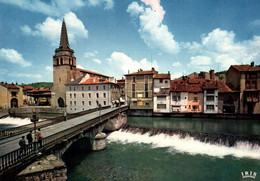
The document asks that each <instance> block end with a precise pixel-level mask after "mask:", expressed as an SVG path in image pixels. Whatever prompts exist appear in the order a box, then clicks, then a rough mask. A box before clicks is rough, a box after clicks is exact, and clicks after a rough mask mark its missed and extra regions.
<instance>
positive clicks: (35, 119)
mask: <svg viewBox="0 0 260 181" xmlns="http://www.w3.org/2000/svg"><path fill="white" fill-rule="evenodd" d="M38 121H39V118H38V117H37V116H36V114H35V113H33V117H32V119H31V122H33V123H34V140H33V145H34V151H35V153H38V142H37V139H36V122H38Z"/></svg>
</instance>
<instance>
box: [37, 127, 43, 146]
mask: <svg viewBox="0 0 260 181" xmlns="http://www.w3.org/2000/svg"><path fill="white" fill-rule="evenodd" d="M40 131H41V129H40V128H38V131H37V132H36V139H37V141H38V143H39V145H40V147H42V134H41V132H40Z"/></svg>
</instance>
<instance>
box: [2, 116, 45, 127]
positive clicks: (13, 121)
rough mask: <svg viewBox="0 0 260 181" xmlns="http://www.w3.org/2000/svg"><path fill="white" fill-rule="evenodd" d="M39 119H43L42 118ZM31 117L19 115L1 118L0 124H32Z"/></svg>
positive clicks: (15, 125) (14, 125)
mask: <svg viewBox="0 0 260 181" xmlns="http://www.w3.org/2000/svg"><path fill="white" fill-rule="evenodd" d="M39 121H42V120H41V119H40V120H39ZM31 123H32V122H31V120H30V118H18V117H10V116H9V117H6V118H2V119H0V125H1V124H10V125H13V127H17V126H22V125H26V124H31Z"/></svg>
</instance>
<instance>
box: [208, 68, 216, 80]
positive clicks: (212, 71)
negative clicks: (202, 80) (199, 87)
mask: <svg viewBox="0 0 260 181" xmlns="http://www.w3.org/2000/svg"><path fill="white" fill-rule="evenodd" d="M209 75H210V79H214V78H215V74H214V70H210V71H209Z"/></svg>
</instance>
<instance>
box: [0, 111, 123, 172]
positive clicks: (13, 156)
mask: <svg viewBox="0 0 260 181" xmlns="http://www.w3.org/2000/svg"><path fill="white" fill-rule="evenodd" d="M125 110H127V106H124V107H120V108H118V109H116V110H114V111H111V112H108V113H105V114H103V115H101V121H100V120H99V119H100V118H99V116H98V117H95V118H93V119H91V120H89V121H86V122H84V123H81V124H78V125H76V126H74V127H72V128H68V129H65V130H63V131H61V132H58V133H55V134H53V135H50V136H48V137H46V138H43V139H42V146H41V147H40V148H39V151H40V152H42V153H44V152H45V151H47V150H48V149H50V148H52V147H53V146H55V145H57V144H59V143H61V142H62V141H63V140H68V139H70V138H72V137H74V136H76V135H78V134H79V133H80V132H82V131H86V130H88V129H90V128H92V127H94V126H96V125H98V124H100V123H102V122H103V121H105V120H107V119H108V118H111V117H113V116H115V115H117V114H119V113H120V112H123V111H125ZM38 144H39V143H38ZM35 156H36V153H35V152H34V150H33V145H32V144H30V145H27V146H26V147H25V148H24V149H21V148H19V149H17V150H14V151H12V152H10V153H7V154H5V155H3V156H0V175H1V174H3V172H5V171H7V170H9V169H11V168H14V167H15V166H17V165H19V163H21V162H22V161H25V160H27V161H28V159H30V158H33V157H35Z"/></svg>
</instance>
